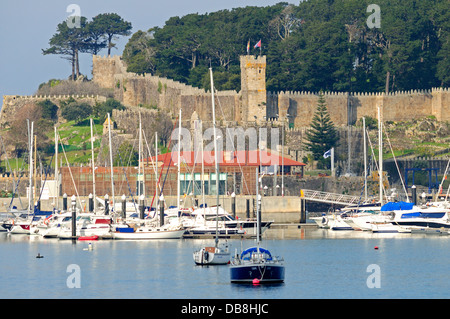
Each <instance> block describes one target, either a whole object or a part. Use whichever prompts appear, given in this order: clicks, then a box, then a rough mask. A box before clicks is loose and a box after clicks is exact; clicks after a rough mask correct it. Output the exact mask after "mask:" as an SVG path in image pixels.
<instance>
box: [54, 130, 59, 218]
mask: <svg viewBox="0 0 450 319" xmlns="http://www.w3.org/2000/svg"><path fill="white" fill-rule="evenodd" d="M58 174H59V172H58V133H57V132H56V126H55V198H56V201H55V202H56V203H55V208H56V211H58V209H59V204H58V199H59V183H58V181H59V176H58Z"/></svg>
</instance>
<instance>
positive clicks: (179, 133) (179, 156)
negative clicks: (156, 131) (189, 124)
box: [177, 109, 181, 212]
mask: <svg viewBox="0 0 450 319" xmlns="http://www.w3.org/2000/svg"><path fill="white" fill-rule="evenodd" d="M177 163H178V165H177V166H178V174H177V175H178V176H177V180H178V183H177V188H178V191H177V208H178V212H179V211H180V191H181V184H180V173H181V109H180V116H179V122H178V160H177Z"/></svg>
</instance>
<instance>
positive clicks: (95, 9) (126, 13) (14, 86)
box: [0, 0, 298, 103]
mask: <svg viewBox="0 0 450 319" xmlns="http://www.w3.org/2000/svg"><path fill="white" fill-rule="evenodd" d="M278 2H281V0H226V1H223V0H158V1H156V0H147V1H145V0H109V1H107V0H69V1H61V0H43V1H32V0H0V12H1V16H2V17H1V19H0V96H3V95H32V94H34V93H35V92H36V90H37V88H38V86H39V84H40V83H43V82H46V81H48V80H49V79H63V78H67V77H68V76H69V75H70V73H71V65H70V63H69V61H67V60H64V59H62V58H60V57H59V56H57V55H46V56H44V55H42V49H46V48H48V41H49V39H50V38H51V37H52V36H53V34H55V32H56V26H57V25H58V23H60V22H62V21H64V20H66V18H67V17H68V16H69V15H70V12H66V9H67V7H68V6H69V5H70V4H76V5H78V6H79V7H80V9H81V15H82V16H85V17H86V18H88V19H89V20H91V19H92V17H94V16H96V15H97V14H99V13H111V12H114V13H117V14H119V15H120V16H121V17H123V18H124V19H125V20H126V21H129V22H131V23H132V25H133V30H132V32H133V33H134V32H136V31H138V30H148V29H149V28H151V27H154V26H163V25H164V22H165V21H167V20H168V19H169V18H170V17H172V16H184V15H186V14H189V13H200V14H202V13H206V12H214V11H218V10H223V9H232V8H236V7H245V6H268V5H274V4H276V3H278ZM286 2H291V1H286ZM293 3H295V4H298V1H295V2H293ZM127 41H128V37H121V38H120V40H119V41H117V49H115V50H113V51H112V54H117V55H121V54H122V51H123V48H124V46H125V44H126V43H127ZM106 52H107V51H106V50H102V51H101V52H100V55H105V54H106ZM80 68H81V72H82V73H83V74H86V75H88V77H89V78H91V77H92V74H91V70H92V58H91V55H89V54H82V55H81V56H80ZM0 103H3V97H2V99H1V101H0Z"/></svg>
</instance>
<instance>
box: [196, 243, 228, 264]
mask: <svg viewBox="0 0 450 319" xmlns="http://www.w3.org/2000/svg"><path fill="white" fill-rule="evenodd" d="M193 257H194V262H195V263H196V264H197V265H226V264H228V263H229V262H230V252H229V251H228V248H225V249H221V248H217V247H204V248H202V249H200V250H198V251H196V252H194V256H193Z"/></svg>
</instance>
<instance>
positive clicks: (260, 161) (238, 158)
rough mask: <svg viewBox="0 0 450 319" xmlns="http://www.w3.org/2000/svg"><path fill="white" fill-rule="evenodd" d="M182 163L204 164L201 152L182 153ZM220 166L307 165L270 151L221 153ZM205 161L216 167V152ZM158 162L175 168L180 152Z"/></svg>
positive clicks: (159, 158)
mask: <svg viewBox="0 0 450 319" xmlns="http://www.w3.org/2000/svg"><path fill="white" fill-rule="evenodd" d="M180 158H181V162H182V163H185V164H186V165H188V166H194V164H201V163H202V154H201V152H196V153H194V152H193V151H189V152H183V151H182V152H181V155H180ZM218 159H219V165H220V166H239V165H241V166H260V165H261V166H272V165H279V166H281V165H283V164H284V166H305V165H306V164H304V163H301V162H297V161H294V160H291V159H290V158H286V157H285V158H284V163H283V158H282V157H281V156H279V155H278V154H272V153H270V152H268V151H261V152H260V151H234V152H223V151H222V152H219V154H218ZM144 161H145V162H147V161H148V162H152V161H155V156H152V157H151V159H150V158H148V159H144ZM203 161H204V165H205V166H214V165H215V154H214V151H205V152H203ZM158 162H163V164H164V166H166V167H167V166H168V165H169V164H170V165H171V166H175V164H176V163H177V162H178V152H172V153H166V154H160V155H158Z"/></svg>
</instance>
